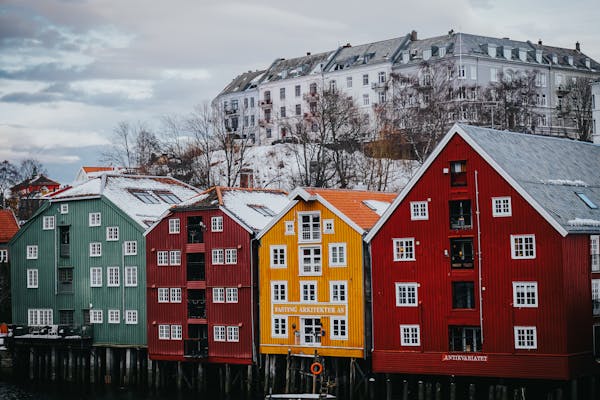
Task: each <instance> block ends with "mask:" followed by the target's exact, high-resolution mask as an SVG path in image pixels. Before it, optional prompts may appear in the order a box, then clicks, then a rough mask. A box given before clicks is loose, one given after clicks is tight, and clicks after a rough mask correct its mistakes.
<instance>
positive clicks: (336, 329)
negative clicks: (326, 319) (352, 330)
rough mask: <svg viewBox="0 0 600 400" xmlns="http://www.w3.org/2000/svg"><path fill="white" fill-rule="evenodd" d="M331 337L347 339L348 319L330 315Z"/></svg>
mask: <svg viewBox="0 0 600 400" xmlns="http://www.w3.org/2000/svg"><path fill="white" fill-rule="evenodd" d="M331 339H336V340H345V339H348V321H347V320H346V318H338V317H331Z"/></svg>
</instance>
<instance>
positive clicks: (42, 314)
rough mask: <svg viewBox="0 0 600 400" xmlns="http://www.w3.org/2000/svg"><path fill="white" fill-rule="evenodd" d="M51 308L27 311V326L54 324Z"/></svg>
mask: <svg viewBox="0 0 600 400" xmlns="http://www.w3.org/2000/svg"><path fill="white" fill-rule="evenodd" d="M52 313H53V311H52V309H51V308H30V309H28V310H27V325H31V326H45V325H52V324H53V322H54V318H53V314H52Z"/></svg>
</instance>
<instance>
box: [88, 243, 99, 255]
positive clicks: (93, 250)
mask: <svg viewBox="0 0 600 400" xmlns="http://www.w3.org/2000/svg"><path fill="white" fill-rule="evenodd" d="M90 257H102V243H100V242H91V243H90Z"/></svg>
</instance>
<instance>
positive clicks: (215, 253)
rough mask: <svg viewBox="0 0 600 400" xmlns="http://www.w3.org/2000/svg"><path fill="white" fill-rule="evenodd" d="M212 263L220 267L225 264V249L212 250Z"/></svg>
mask: <svg viewBox="0 0 600 400" xmlns="http://www.w3.org/2000/svg"><path fill="white" fill-rule="evenodd" d="M212 263H213V265H219V264H224V263H225V252H224V250H223V249H213V250H212Z"/></svg>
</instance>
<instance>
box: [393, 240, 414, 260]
mask: <svg viewBox="0 0 600 400" xmlns="http://www.w3.org/2000/svg"><path fill="white" fill-rule="evenodd" d="M392 242H393V247H392V250H393V252H394V261H415V260H416V254H415V253H416V247H415V238H396V239H393V240H392ZM409 246H410V247H409ZM407 247H409V248H410V251H405V250H403V251H400V249H406V248H407Z"/></svg>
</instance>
